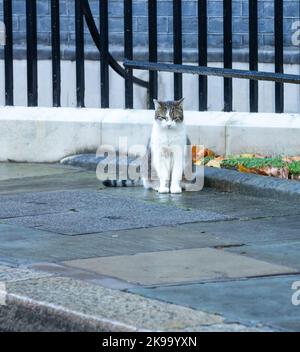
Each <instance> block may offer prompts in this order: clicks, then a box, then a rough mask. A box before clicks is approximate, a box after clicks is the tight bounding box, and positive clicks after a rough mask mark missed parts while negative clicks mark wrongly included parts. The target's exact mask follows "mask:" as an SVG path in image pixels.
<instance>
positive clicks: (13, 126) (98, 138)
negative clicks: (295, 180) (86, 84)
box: [0, 107, 300, 162]
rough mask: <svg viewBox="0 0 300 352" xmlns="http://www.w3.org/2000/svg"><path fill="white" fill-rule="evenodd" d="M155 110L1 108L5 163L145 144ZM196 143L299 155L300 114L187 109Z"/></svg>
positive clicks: (230, 150)
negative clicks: (122, 139)
mask: <svg viewBox="0 0 300 352" xmlns="http://www.w3.org/2000/svg"><path fill="white" fill-rule="evenodd" d="M153 120H154V112H153V111H150V110H138V109H134V110H125V109H90V108H88V109H77V108H40V107H39V108H27V107H26V108H24V107H23V108H22V107H2V108H1V107H0V162H1V161H7V160H13V161H17V162H56V161H59V160H61V159H63V158H64V157H67V156H70V155H74V154H81V153H87V152H95V151H96V150H97V149H98V147H99V146H101V145H110V146H113V147H114V148H115V149H116V150H118V149H120V148H119V138H120V137H127V142H128V143H127V144H128V147H131V146H134V145H137V144H138V145H143V146H146V145H147V143H148V140H149V137H150V135H151V129H152V125H153ZM185 121H186V125H187V132H188V135H189V137H190V139H191V142H192V144H195V145H204V146H205V147H207V148H210V149H213V150H214V151H215V152H216V153H218V154H221V155H232V154H241V153H259V154H264V155H293V156H296V155H300V138H299V136H300V118H299V114H275V113H273V114H265V113H259V114H250V113H234V112H231V113H224V112H197V111H187V112H186V113H185Z"/></svg>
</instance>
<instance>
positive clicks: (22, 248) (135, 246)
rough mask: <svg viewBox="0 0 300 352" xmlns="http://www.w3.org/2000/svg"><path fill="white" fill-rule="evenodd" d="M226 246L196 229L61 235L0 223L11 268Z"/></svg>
mask: <svg viewBox="0 0 300 352" xmlns="http://www.w3.org/2000/svg"><path fill="white" fill-rule="evenodd" d="M183 234H184V236H183ZM230 245H235V242H230V241H227V240H223V239H222V238H215V237H214V236H212V235H210V234H203V233H201V230H199V229H198V230H197V228H195V229H194V231H193V232H192V231H191V232H190V231H189V230H188V229H187V230H185V225H183V226H180V227H179V228H177V227H176V226H167V227H154V228H148V229H142V230H141V229H138V230H125V231H111V232H106V233H102V234H92V235H82V236H62V235H59V234H54V233H52V232H47V231H42V230H39V229H29V228H24V227H21V226H15V225H7V224H0V262H1V261H2V262H5V263H10V264H15V265H23V264H24V265H26V264H30V263H38V262H49V263H51V262H52V263H56V262H61V261H67V260H74V259H86V258H92V257H102V256H104V257H107V256H109V257H110V256H114V255H132V254H137V253H143V252H144V253H145V252H157V251H167V250H179V249H188V248H201V247H207V246H212V247H213V246H230Z"/></svg>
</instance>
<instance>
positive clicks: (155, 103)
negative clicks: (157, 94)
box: [153, 99, 161, 110]
mask: <svg viewBox="0 0 300 352" xmlns="http://www.w3.org/2000/svg"><path fill="white" fill-rule="evenodd" d="M153 103H154V106H155V109H156V110H158V109H159V108H161V102H160V101H158V100H157V99H153Z"/></svg>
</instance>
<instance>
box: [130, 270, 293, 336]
mask: <svg viewBox="0 0 300 352" xmlns="http://www.w3.org/2000/svg"><path fill="white" fill-rule="evenodd" d="M295 281H300V276H299V275H291V276H279V277H266V278H254V279H248V280H234V281H227V282H214V283H205V284H195V285H181V286H172V287H157V288H151V289H148V288H134V289H131V290H130V291H131V292H134V293H138V294H141V295H143V296H146V297H149V298H153V299H159V300H162V301H164V302H169V303H174V304H178V305H182V306H186V307H190V308H194V309H201V310H204V311H206V312H210V313H213V312H218V313H220V314H222V315H224V316H226V319H227V322H240V323H242V322H243V321H244V322H246V321H247V322H253V323H254V324H255V323H257V322H261V323H262V324H268V325H271V326H273V327H276V328H279V329H286V330H288V331H300V306H294V305H293V304H292V300H291V299H292V295H293V293H294V292H295V291H293V290H292V289H291V288H292V283H293V282H295Z"/></svg>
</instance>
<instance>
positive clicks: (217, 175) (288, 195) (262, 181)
mask: <svg viewBox="0 0 300 352" xmlns="http://www.w3.org/2000/svg"><path fill="white" fill-rule="evenodd" d="M102 160H103V158H99V157H98V158H97V157H95V155H93V154H90V155H89V154H85V155H75V156H71V157H68V158H65V159H63V160H62V161H61V163H62V164H64V165H69V166H74V167H81V168H84V169H87V170H89V171H95V170H96V168H97V165H98V163H99V162H101V161H102ZM205 186H206V187H210V188H215V189H217V190H219V191H224V192H238V193H241V194H245V195H249V196H255V197H264V198H272V199H278V200H282V201H287V202H299V201H300V182H299V181H291V180H289V181H288V180H281V179H277V178H272V177H265V176H259V175H254V174H243V173H240V172H237V171H232V170H226V169H216V168H205Z"/></svg>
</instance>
